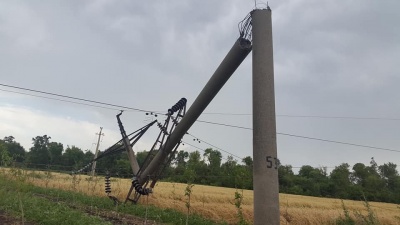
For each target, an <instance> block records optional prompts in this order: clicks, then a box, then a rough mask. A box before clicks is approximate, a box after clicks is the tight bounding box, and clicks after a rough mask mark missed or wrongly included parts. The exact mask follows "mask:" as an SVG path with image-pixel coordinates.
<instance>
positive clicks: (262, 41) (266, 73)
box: [251, 7, 280, 225]
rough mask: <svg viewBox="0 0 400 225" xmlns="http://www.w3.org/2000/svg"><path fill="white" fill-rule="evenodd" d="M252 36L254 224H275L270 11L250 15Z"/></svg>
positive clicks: (276, 189) (276, 200) (276, 192)
mask: <svg viewBox="0 0 400 225" xmlns="http://www.w3.org/2000/svg"><path fill="white" fill-rule="evenodd" d="M251 17H252V37H253V159H254V162H253V187H254V224H256V225H262V224H269V225H270V224H272V225H279V223H280V214H279V184H278V166H279V165H278V164H279V160H278V157H277V147H276V119H275V91H274V61H273V48H272V20H271V9H270V8H269V7H268V8H267V9H256V10H253V11H252V12H251Z"/></svg>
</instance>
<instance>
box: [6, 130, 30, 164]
mask: <svg viewBox="0 0 400 225" xmlns="http://www.w3.org/2000/svg"><path fill="white" fill-rule="evenodd" d="M0 142H1V143H3V144H4V147H5V148H6V150H7V152H8V154H9V155H10V156H11V157H12V158H13V160H15V161H16V162H23V161H24V160H25V154H26V152H25V149H24V147H22V146H21V144H20V143H18V142H16V141H15V138H14V137H13V136H7V137H4V139H3V140H0Z"/></svg>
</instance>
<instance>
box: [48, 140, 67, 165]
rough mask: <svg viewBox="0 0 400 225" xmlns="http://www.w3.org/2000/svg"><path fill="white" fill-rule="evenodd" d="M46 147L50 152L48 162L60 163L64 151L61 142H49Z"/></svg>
mask: <svg viewBox="0 0 400 225" xmlns="http://www.w3.org/2000/svg"><path fill="white" fill-rule="evenodd" d="M47 148H48V150H49V153H50V164H52V165H60V164H61V161H62V154H63V151H64V147H63V144H61V143H57V142H51V143H49V145H48V147H47Z"/></svg>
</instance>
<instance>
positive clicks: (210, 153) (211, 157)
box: [203, 148, 222, 185]
mask: <svg viewBox="0 0 400 225" xmlns="http://www.w3.org/2000/svg"><path fill="white" fill-rule="evenodd" d="M203 157H204V161H205V162H206V163H208V165H207V174H208V176H210V177H208V183H210V184H213V185H219V183H220V182H219V176H220V174H221V173H220V170H221V160H222V154H221V152H220V151H218V150H213V149H211V148H207V149H206V150H205V151H204V154H203Z"/></svg>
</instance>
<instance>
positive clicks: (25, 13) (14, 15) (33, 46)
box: [0, 1, 50, 53]
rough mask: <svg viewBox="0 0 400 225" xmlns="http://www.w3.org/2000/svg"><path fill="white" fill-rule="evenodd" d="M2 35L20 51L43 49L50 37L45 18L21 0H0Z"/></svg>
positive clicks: (0, 31) (0, 32)
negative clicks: (20, 0) (0, 0)
mask: <svg viewBox="0 0 400 225" xmlns="http://www.w3.org/2000/svg"><path fill="white" fill-rule="evenodd" d="M1 35H2V36H4V37H5V38H6V43H7V42H8V43H10V44H11V45H13V46H15V47H14V49H17V50H18V53H24V52H25V51H33V50H35V51H37V50H41V49H43V48H45V47H46V46H47V45H48V44H49V39H50V37H49V33H48V31H47V28H46V23H45V20H44V19H43V18H42V17H41V16H40V15H39V14H38V13H37V12H36V11H34V10H32V9H31V8H29V7H28V6H27V5H25V4H23V3H21V2H19V1H2V2H0V37H1ZM3 44H4V43H3Z"/></svg>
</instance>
